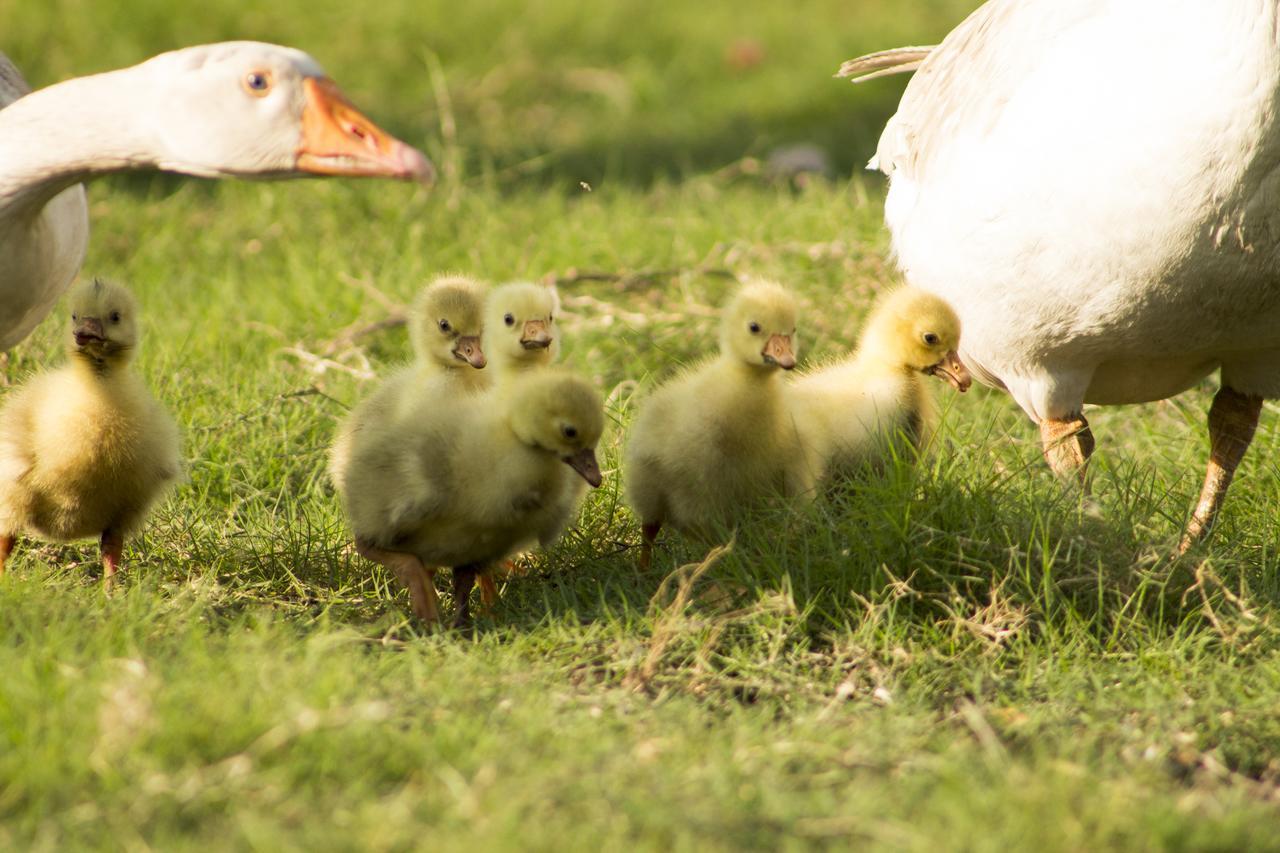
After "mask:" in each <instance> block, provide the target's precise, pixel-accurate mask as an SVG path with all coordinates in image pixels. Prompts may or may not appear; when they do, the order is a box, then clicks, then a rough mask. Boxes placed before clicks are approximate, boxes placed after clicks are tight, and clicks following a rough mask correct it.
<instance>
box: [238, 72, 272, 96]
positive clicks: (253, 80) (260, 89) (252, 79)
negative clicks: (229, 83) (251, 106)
mask: <svg viewBox="0 0 1280 853" xmlns="http://www.w3.org/2000/svg"><path fill="white" fill-rule="evenodd" d="M244 87H245V89H247V90H248V91H249V93H250V94H253V95H265V94H266V93H267V90H268V89H270V88H271V75H270V74H268V73H267V72H265V71H250V72H249V73H248V74H246V75H245V78H244Z"/></svg>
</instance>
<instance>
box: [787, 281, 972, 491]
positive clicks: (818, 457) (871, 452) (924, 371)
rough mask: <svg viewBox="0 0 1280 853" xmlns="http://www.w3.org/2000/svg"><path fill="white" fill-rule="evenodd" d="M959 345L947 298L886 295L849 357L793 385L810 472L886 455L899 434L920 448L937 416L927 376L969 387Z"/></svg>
mask: <svg viewBox="0 0 1280 853" xmlns="http://www.w3.org/2000/svg"><path fill="white" fill-rule="evenodd" d="M959 346H960V319H959V318H958V317H957V316H956V313H955V311H953V310H952V309H951V306H950V305H948V304H947V303H946V302H944V301H942V300H941V299H939V298H938V297H936V296H933V295H931V294H928V293H924V292H923V291H919V290H916V289H914V288H910V287H902V288H898V289H896V290H893V291H890V292H889V293H888V294H886V295H885V296H884V297H882V298H881V299H880V301H879V302H878V303H877V304H876V306H875V308H873V309H872V312H871V316H870V317H869V318H868V320H867V323H866V327H865V329H864V331H863V333H862V337H861V339H860V341H859V344H858V348H857V349H856V350H855V351H854V353H853V354H852V355H851V356H850V357H848V358H846V359H844V360H842V361H838V362H836V363H834V364H831V365H828V366H826V367H823V368H820V369H818V370H815V371H813V372H811V373H806V374H804V375H802V376H797V377H794V378H793V381H792V382H790V383H789V384H788V387H787V403H788V406H789V408H790V410H791V412H792V416H793V420H794V422H795V424H796V428H797V429H798V430H799V432H800V436H801V441H802V443H803V445H804V448H805V454H806V459H807V462H806V465H807V466H808V468H809V469H810V473H811V474H812V476H814V477H815V478H817V479H823V478H831V477H840V476H842V475H847V474H849V473H851V472H852V471H854V470H856V469H857V468H858V467H860V466H863V465H866V464H867V463H869V462H874V461H876V460H878V459H881V458H883V457H884V455H885V454H886V453H887V452H888V451H889V448H890V446H891V442H892V440H893V439H894V437H895V436H899V435H904V436H905V437H906V438H907V439H908V440H909V441H910V442H912V443H913V444H914V445H915V446H916V447H923V446H924V444H925V443H926V442H927V441H928V439H929V437H930V436H931V435H932V432H933V430H934V427H935V425H936V421H937V412H936V406H935V405H934V401H933V397H932V396H931V394H930V393H929V389H928V388H926V387H925V382H924V377H925V376H928V375H933V376H937V377H939V378H942V379H945V380H947V381H948V382H949V383H951V385H952V386H953V387H955V388H956V390H958V391H962V392H963V391H966V390H968V388H969V385H970V377H969V371H968V370H966V369H965V366H964V364H963V363H961V361H960V358H959V356H958V355H957V354H956V351H957V348H958V347H959Z"/></svg>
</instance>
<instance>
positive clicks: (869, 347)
mask: <svg viewBox="0 0 1280 853" xmlns="http://www.w3.org/2000/svg"><path fill="white" fill-rule="evenodd" d="M959 347H960V318H959V317H957V316H956V312H955V311H954V310H952V308H951V306H950V305H948V304H947V303H946V302H944V301H943V300H941V299H939V298H938V297H936V296H934V295H933V294H930V293H925V292H923V291H920V290H916V289H915V288H912V287H901V288H898V289H896V290H893V291H890V292H889V293H888V294H887V295H886V296H885V297H884V298H882V299H881V300H880V303H879V304H878V305H877V306H876V308H875V310H874V311H872V314H871V318H870V319H869V320H868V321H867V328H866V331H865V332H863V334H862V344H861V345H860V347H859V349H860V350H861V351H862V352H874V353H876V355H877V356H879V357H880V358H882V359H884V360H886V361H891V362H893V363H894V364H895V365H900V366H902V367H905V368H907V369H909V370H918V371H920V372H921V373H925V374H928V375H930V376H937V377H939V378H941V379H945V380H946V381H947V382H949V383H951V386H952V387H953V388H955V389H956V390H957V391H961V392H963V391H968V390H969V386H970V385H971V384H973V379H972V378H971V377H970V376H969V369H968V368H967V367H965V366H964V362H962V361H961V360H960V356H959V354H958V352H957V350H958V349H959Z"/></svg>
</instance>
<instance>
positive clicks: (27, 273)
mask: <svg viewBox="0 0 1280 853" xmlns="http://www.w3.org/2000/svg"><path fill="white" fill-rule="evenodd" d="M30 91H31V88H30V87H29V86H28V85H27V82H26V80H24V79H23V78H22V75H21V74H20V73H19V72H18V69H17V68H15V67H14V65H13V63H11V62H10V61H9V60H8V58H7V57H5V56H4V54H0V110H3V109H4V108H5V107H7V106H9V105H10V104H11V103H13V102H14V101H16V100H18V99H19V98H21V97H22V96H24V95H26V94H27V93H29V92H30ZM2 115H3V114H2V113H0V116H2ZM8 141H9V140H7V139H6V140H4V141H0V146H4V147H7V146H6V143H7V142H8ZM27 141H28V144H33V143H34V140H32V139H30V138H28V140H27ZM18 142H19V144H21V142H22V140H21V136H19V139H18ZM10 156H12V155H10ZM30 156H31V155H29V154H25V152H19V153H18V154H17V157H18V161H19V162H27V161H28V160H29V159H30ZM5 177H8V179H9V180H8V182H7V183H0V205H3V208H4V209H5V211H6V214H5V215H3V216H0V305H3V306H5V308H6V311H5V315H6V319H5V320H3V321H0V350H5V349H8V348H9V347H11V346H13V345H14V344H15V343H17V342H18V341H20V340H22V339H23V338H24V337H26V336H27V335H28V334H29V333H30V332H31V330H32V329H34V328H35V326H36V324H37V323H39V322H40V319H41V318H42V317H44V316H45V315H46V314H48V313H49V311H50V310H51V309H52V308H53V303H54V302H56V301H57V299H58V297H59V296H60V295H61V294H62V292H63V290H65V289H66V287H67V286H68V285H70V283H71V280H72V279H73V278H75V274H76V272H77V271H79V269H80V265H81V264H82V263H83V262H84V255H85V249H86V248H87V246H88V243H89V208H88V205H87V203H86V202H85V195H84V187H83V186H79V185H76V186H72V187H70V188H68V189H64V190H62V191H61V192H59V193H56V194H54V195H53V196H52V197H51V198H48V199H47V201H46V202H45V203H44V204H38V203H35V201H34V200H31V201H28V203H26V204H22V203H21V202H16V203H11V202H10V198H12V197H13V196H14V195H18V196H20V195H21V193H22V190H23V187H24V185H29V181H28V182H25V183H24V181H23V180H22V178H21V177H20V176H19V175H15V174H14V173H13V172H10V173H9V174H8V175H6V176H5ZM0 180H2V179H0ZM10 211H11V212H10Z"/></svg>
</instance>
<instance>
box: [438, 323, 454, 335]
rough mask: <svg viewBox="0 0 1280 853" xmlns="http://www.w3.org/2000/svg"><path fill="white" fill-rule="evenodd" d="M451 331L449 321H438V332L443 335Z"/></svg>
mask: <svg viewBox="0 0 1280 853" xmlns="http://www.w3.org/2000/svg"><path fill="white" fill-rule="evenodd" d="M452 330H453V326H450V325H449V321H448V320H441V321H440V331H442V332H444V333H445V334H448V333H449V332H450V331H452Z"/></svg>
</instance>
